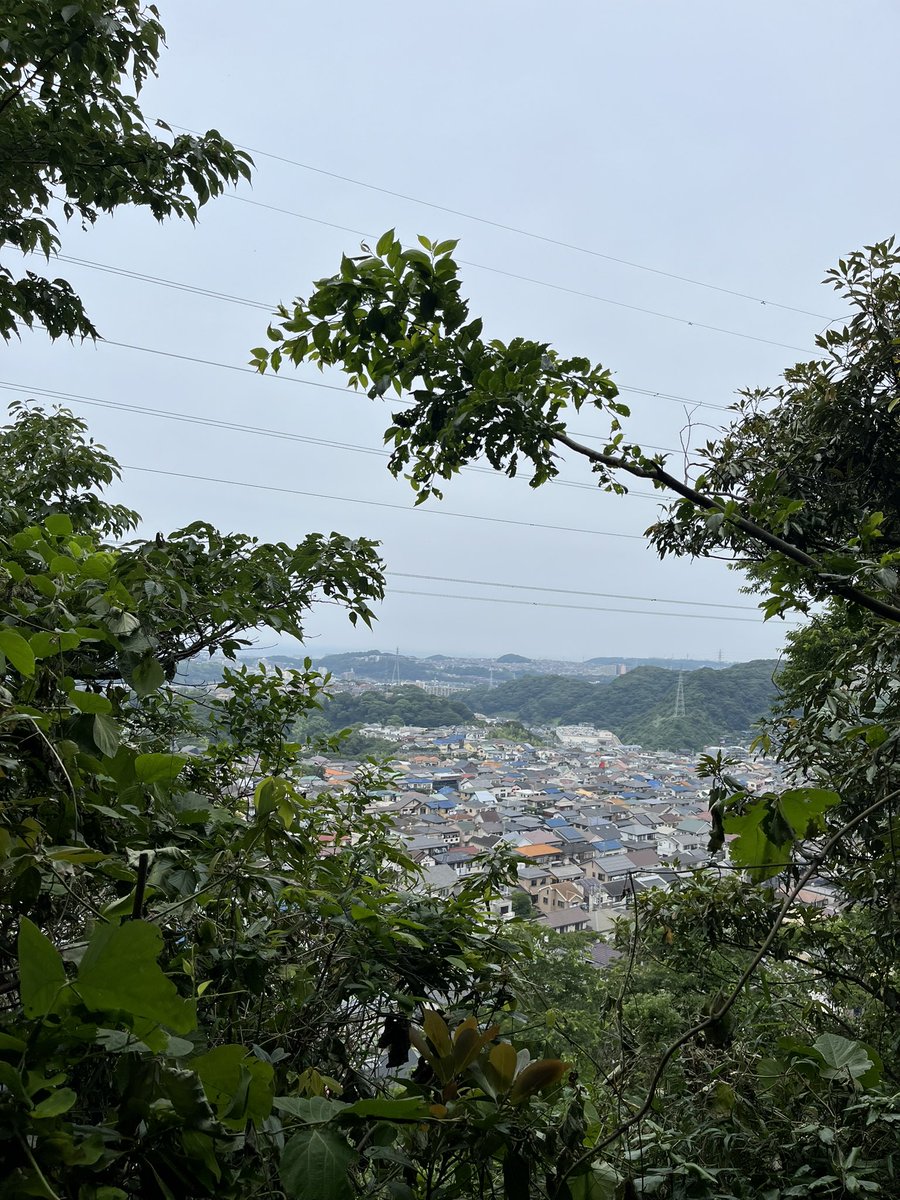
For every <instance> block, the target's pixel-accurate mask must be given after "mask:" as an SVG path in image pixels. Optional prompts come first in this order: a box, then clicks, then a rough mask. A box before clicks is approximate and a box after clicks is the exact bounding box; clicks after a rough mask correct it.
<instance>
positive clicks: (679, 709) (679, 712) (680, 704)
mask: <svg viewBox="0 0 900 1200" xmlns="http://www.w3.org/2000/svg"><path fill="white" fill-rule="evenodd" d="M672 716H673V717H683V716H685V711H684V671H679V672H678V689H677V691H676V692H675V711H674V712H673V713H672Z"/></svg>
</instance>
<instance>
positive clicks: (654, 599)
mask: <svg viewBox="0 0 900 1200" xmlns="http://www.w3.org/2000/svg"><path fill="white" fill-rule="evenodd" d="M385 575H390V576H393V577H394V578H396V579H419V580H423V581H428V582H430V583H462V584H469V585H473V586H475V587H494V588H509V589H510V590H512V591H517V592H552V593H553V594H555V595H557V596H590V597H593V598H594V599H595V600H596V599H600V600H640V601H646V602H647V603H648V604H684V605H688V606H690V607H694V608H734V609H738V610H740V611H741V612H756V613H758V612H759V609H758V608H757V607H756V606H755V605H753V604H715V603H713V602H712V601H710V600H673V599H672V598H671V597H670V596H628V595H624V594H623V593H622V592H579V591H575V590H574V589H572V588H556V587H540V586H538V585H537V584H531V583H501V582H499V581H498V580H490V579H453V578H450V577H449V576H445V575H411V574H410V573H409V572H407V571H385Z"/></svg>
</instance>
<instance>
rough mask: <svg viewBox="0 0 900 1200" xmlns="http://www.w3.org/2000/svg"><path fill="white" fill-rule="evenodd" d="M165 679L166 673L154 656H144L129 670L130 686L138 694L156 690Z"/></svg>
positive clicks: (149, 693)
mask: <svg viewBox="0 0 900 1200" xmlns="http://www.w3.org/2000/svg"><path fill="white" fill-rule="evenodd" d="M165 681H166V673H165V671H164V670H163V669H162V665H161V664H160V663H159V662H157V660H156V659H155V658H145V659H144V660H143V661H142V662H139V663H138V665H137V666H136V667H135V668H134V670H133V671H132V672H131V686H132V687H133V688H134V690H135V691H136V692H137V694H138V695H139V696H149V695H151V694H152V693H153V692H156V691H158V690H159V689H160V688H161V687H162V685H163V684H164V683H165Z"/></svg>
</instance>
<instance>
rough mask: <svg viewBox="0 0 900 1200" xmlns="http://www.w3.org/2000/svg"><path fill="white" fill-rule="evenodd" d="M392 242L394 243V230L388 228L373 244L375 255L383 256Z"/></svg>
mask: <svg viewBox="0 0 900 1200" xmlns="http://www.w3.org/2000/svg"><path fill="white" fill-rule="evenodd" d="M393 244H394V231H393V229H389V230H388V231H387V233H383V234H382V235H381V237H380V238H379V239H378V242H377V244H376V246H375V253H376V254H377V255H379V257H381V258H383V257H384V256H385V254H387V252H388V250H390V248H391V246H393Z"/></svg>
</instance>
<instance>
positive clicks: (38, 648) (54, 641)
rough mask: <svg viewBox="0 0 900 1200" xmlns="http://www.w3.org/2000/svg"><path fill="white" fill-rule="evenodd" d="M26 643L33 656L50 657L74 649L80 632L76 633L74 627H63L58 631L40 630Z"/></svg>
mask: <svg viewBox="0 0 900 1200" xmlns="http://www.w3.org/2000/svg"><path fill="white" fill-rule="evenodd" d="M28 644H29V645H30V646H31V650H32V653H33V654H34V657H35V658H52V657H53V656H54V655H56V654H64V653H65V652H66V651H67V650H74V649H75V647H76V646H79V645H80V644H81V634H80V633H76V631H75V630H74V629H64V630H60V631H59V632H58V633H50V632H49V631H47V630H41V632H40V633H36V634H34V635H33V636H32V637H30V638H29V639H28Z"/></svg>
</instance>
